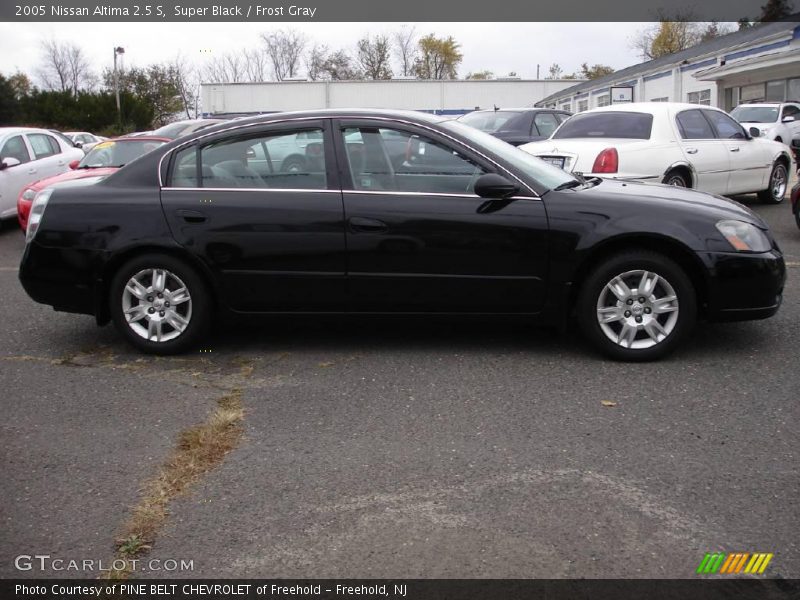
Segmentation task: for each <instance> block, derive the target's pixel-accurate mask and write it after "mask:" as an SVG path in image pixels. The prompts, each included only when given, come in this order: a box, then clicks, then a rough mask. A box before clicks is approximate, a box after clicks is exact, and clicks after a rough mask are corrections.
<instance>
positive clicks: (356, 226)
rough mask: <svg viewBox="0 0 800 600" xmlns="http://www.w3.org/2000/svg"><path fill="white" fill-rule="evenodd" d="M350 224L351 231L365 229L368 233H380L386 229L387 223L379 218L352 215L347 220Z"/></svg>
mask: <svg viewBox="0 0 800 600" xmlns="http://www.w3.org/2000/svg"><path fill="white" fill-rule="evenodd" d="M347 223H348V225H350V230H351V231H356V232H358V231H363V232H368V233H378V232H381V231H386V229H387V225H386V223H384V222H383V221H379V220H378V219H367V218H365V217H350V218H349V219H348V220H347Z"/></svg>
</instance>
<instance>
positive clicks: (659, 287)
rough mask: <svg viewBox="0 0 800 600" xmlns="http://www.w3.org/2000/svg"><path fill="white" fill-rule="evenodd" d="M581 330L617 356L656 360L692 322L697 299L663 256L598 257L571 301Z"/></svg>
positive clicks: (678, 340)
mask: <svg viewBox="0 0 800 600" xmlns="http://www.w3.org/2000/svg"><path fill="white" fill-rule="evenodd" d="M576 310H577V316H578V322H579V323H580V326H581V329H582V331H583V333H584V335H585V336H586V337H587V338H588V339H589V341H590V342H591V343H592V344H593V345H594V346H595V347H596V348H597V349H598V350H600V351H601V352H603V353H604V354H606V355H607V356H609V357H611V358H614V359H616V360H625V361H646V360H655V359H658V358H661V357H663V356H666V355H667V354H668V353H670V352H672V351H673V350H674V349H675V348H676V347H677V346H678V345H679V344H680V343H681V341H683V339H684V338H685V337H686V336H687V334H688V333H689V332H690V331H691V329H692V327H693V326H694V322H695V320H696V318H697V299H696V295H695V289H694V286H693V285H692V282H691V281H690V280H689V278H688V277H687V275H686V273H685V272H684V271H683V269H682V268H681V267H680V266H678V265H677V264H676V263H675V262H673V261H672V260H670V259H668V258H667V257H665V256H663V255H661V254H657V253H655V252H650V251H646V250H636V251H634V250H631V251H627V252H623V253H620V254H616V255H614V256H611V257H610V258H608V259H606V260H605V261H603V262H602V263H601V264H600V265H598V266H597V267H596V268H595V269H593V271H592V273H591V275H589V277H588V278H587V279H586V281H585V282H584V283H583V285H582V287H581V291H580V294H579V296H578V303H577V306H576Z"/></svg>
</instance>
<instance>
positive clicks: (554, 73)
mask: <svg viewBox="0 0 800 600" xmlns="http://www.w3.org/2000/svg"><path fill="white" fill-rule="evenodd" d="M563 76H564V70H563V69H562V68H561V65H559V64H558V63H553V64H552V65H550V68H549V69H548V75H547V77H545V79H561V78H562V77H563Z"/></svg>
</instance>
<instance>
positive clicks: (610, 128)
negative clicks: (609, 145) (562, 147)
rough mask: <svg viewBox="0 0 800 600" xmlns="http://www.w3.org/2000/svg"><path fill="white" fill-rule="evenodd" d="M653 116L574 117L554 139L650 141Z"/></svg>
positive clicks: (610, 113) (603, 114)
mask: <svg viewBox="0 0 800 600" xmlns="http://www.w3.org/2000/svg"><path fill="white" fill-rule="evenodd" d="M652 128H653V115H651V114H648V113H637V112H596V113H585V114H582V115H574V116H573V117H572V118H570V119H569V120H568V121H565V122H564V124H563V125H562V126H561V127H560V128H559V129H558V130H557V131H556V133H555V135H553V138H552V139H566V138H623V139H634V140H649V139H650V131H651V130H652Z"/></svg>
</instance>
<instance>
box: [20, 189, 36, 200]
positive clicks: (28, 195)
mask: <svg viewBox="0 0 800 600" xmlns="http://www.w3.org/2000/svg"><path fill="white" fill-rule="evenodd" d="M35 196H36V190H35V189H33V188H28V189H26V190H25V191H24V192H22V199H23V200H28V201H30V200H33V199H34V197H35Z"/></svg>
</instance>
